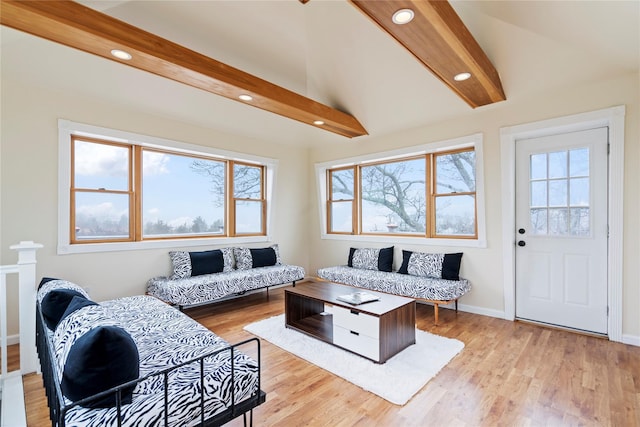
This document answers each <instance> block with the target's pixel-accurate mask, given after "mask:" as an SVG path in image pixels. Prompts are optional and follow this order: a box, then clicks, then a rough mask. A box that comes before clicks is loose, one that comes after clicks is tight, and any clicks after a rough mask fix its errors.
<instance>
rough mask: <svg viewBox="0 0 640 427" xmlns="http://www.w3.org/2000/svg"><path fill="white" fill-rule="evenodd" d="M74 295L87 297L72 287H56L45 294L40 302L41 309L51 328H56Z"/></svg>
mask: <svg viewBox="0 0 640 427" xmlns="http://www.w3.org/2000/svg"><path fill="white" fill-rule="evenodd" d="M73 297H81V298H85V296H84V295H82V294H81V293H80V292H78V291H74V290H71V289H54V290H52V291H51V292H49V293H47V295H45V297H44V298H43V299H42V302H41V303H40V310H41V311H42V317H43V318H44V322H45V323H46V324H47V326H48V327H49V329H51V330H52V331H54V330H55V329H56V326H58V323H60V319H62V315H63V314H64V312H65V311H66V310H67V307H68V306H69V303H70V302H71V300H72V299H73Z"/></svg>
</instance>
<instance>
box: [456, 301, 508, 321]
mask: <svg viewBox="0 0 640 427" xmlns="http://www.w3.org/2000/svg"><path fill="white" fill-rule="evenodd" d="M451 305H452V306H453V304H451ZM453 307H454V308H455V306H453ZM458 310H460V311H464V312H467V313H473V314H480V315H482V316H489V317H497V318H498V319H504V311H501V310H493V309H491V308H484V307H478V306H475V305H467V304H458Z"/></svg>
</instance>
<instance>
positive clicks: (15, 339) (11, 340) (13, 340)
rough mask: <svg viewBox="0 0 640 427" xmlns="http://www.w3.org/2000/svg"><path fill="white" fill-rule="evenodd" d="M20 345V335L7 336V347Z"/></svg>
mask: <svg viewBox="0 0 640 427" xmlns="http://www.w3.org/2000/svg"><path fill="white" fill-rule="evenodd" d="M14 344H20V334H15V335H7V345H14Z"/></svg>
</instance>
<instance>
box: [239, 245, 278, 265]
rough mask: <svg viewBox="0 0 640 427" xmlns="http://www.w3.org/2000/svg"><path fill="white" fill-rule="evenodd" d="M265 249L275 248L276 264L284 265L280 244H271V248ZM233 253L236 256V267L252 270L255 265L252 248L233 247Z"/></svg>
mask: <svg viewBox="0 0 640 427" xmlns="http://www.w3.org/2000/svg"><path fill="white" fill-rule="evenodd" d="M264 249H273V251H274V252H275V255H276V263H275V265H282V260H281V259H280V249H279V248H278V245H277V244H275V245H271V246H269V248H264ZM233 254H234V256H235V258H236V268H237V269H238V270H250V269H252V268H254V267H253V257H252V256H251V248H243V247H240V248H233Z"/></svg>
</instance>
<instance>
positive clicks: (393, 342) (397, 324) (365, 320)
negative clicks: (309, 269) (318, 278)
mask: <svg viewBox="0 0 640 427" xmlns="http://www.w3.org/2000/svg"><path fill="white" fill-rule="evenodd" d="M358 291H364V292H366V293H368V294H373V295H376V296H377V297H378V298H380V299H379V300H378V301H374V302H368V303H365V304H360V305H351V304H349V303H346V302H342V301H339V300H338V299H337V297H339V296H340V295H346V294H351V293H353V292H358ZM284 306H285V309H284V313H285V324H286V327H287V328H290V329H295V330H297V331H300V332H303V333H305V334H307V335H310V336H312V337H314V338H317V339H319V340H322V341H325V342H327V343H329V344H333V345H335V346H337V347H341V348H343V349H345V350H348V351H351V352H353V353H356V354H359V355H360V356H363V357H366V358H367V359H371V360H373V361H374V362H377V363H384V362H386V361H387V360H388V359H389V358H391V357H392V356H394V355H395V354H397V353H399V352H400V351H402V350H404V349H405V348H407V347H408V346H410V345H412V344H415V343H416V302H415V300H413V299H411V298H405V297H401V296H397V295H390V294H384V293H380V292H374V291H370V290H368V289H367V290H363V289H358V288H354V287H351V286H345V285H339V284H337V283H330V282H317V283H305V284H300V285H298V286H296V287H295V288H287V289H285V291H284Z"/></svg>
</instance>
